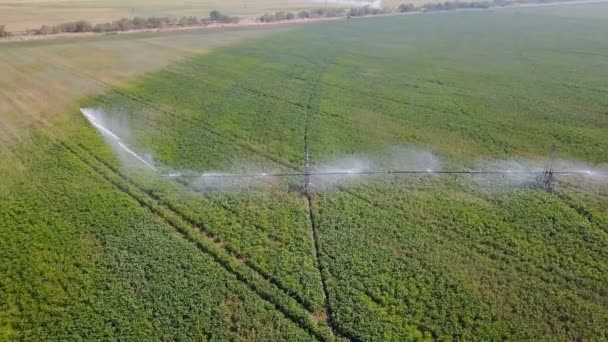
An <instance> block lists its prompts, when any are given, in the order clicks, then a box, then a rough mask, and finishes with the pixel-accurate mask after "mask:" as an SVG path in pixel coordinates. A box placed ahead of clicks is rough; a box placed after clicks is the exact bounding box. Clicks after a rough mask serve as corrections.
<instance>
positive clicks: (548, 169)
mask: <svg viewBox="0 0 608 342" xmlns="http://www.w3.org/2000/svg"><path fill="white" fill-rule="evenodd" d="M81 112H82V114H83V115H84V116H85V117H86V118H87V119H88V121H89V122H90V123H91V124H92V125H93V126H94V127H95V128H96V129H97V130H98V131H99V132H100V133H101V134H102V135H104V136H106V137H108V138H110V139H111V140H112V141H114V142H115V143H118V146H119V147H120V148H121V149H123V150H124V151H126V152H127V153H128V154H130V155H131V156H133V157H134V158H135V159H137V160H138V161H139V162H140V163H142V164H144V165H145V166H147V167H148V168H150V169H151V170H153V171H154V172H156V173H159V174H161V176H162V177H167V178H197V179H211V178H232V179H237V178H287V177H304V179H305V183H306V185H305V187H308V185H309V183H310V178H313V177H340V176H342V177H347V176H366V175H367V176H373V175H528V176H536V181H537V183H538V185H539V186H540V187H542V188H544V189H547V190H549V191H552V190H553V189H554V184H555V177H556V176H558V175H561V176H573V175H587V176H589V175H593V174H595V173H598V172H593V171H589V170H572V171H565V170H558V171H556V170H554V164H555V159H556V156H557V154H556V150H555V148H553V152H552V153H551V158H550V160H549V163H548V164H547V165H546V166H545V168H544V169H543V170H542V171H534V170H452V171H449V170H447V171H435V170H431V169H426V170H338V171H314V170H312V168H311V166H310V162H309V157H308V149H307V151H306V170H305V171H300V172H298V171H296V172H281V173H264V172H260V173H203V174H182V173H169V174H162V173H160V172H159V170H158V169H157V168H156V167H154V166H153V165H152V164H150V163H149V162H147V161H146V160H145V159H144V158H142V157H141V156H139V155H138V154H137V153H135V152H134V151H133V150H131V149H130V148H128V147H127V146H126V145H125V144H124V143H123V142H122V141H121V139H120V138H119V137H118V136H117V135H116V134H114V132H112V131H110V130H109V129H107V128H106V127H104V126H103V125H102V124H101V123H100V122H99V120H98V119H97V118H96V117H95V115H94V114H92V113H90V112H89V109H81ZM600 173H602V172H600ZM602 174H603V173H602Z"/></svg>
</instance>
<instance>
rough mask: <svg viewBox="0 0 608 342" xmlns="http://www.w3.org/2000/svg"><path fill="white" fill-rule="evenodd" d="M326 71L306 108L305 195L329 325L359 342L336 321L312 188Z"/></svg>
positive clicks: (317, 81)
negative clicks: (314, 138)
mask: <svg viewBox="0 0 608 342" xmlns="http://www.w3.org/2000/svg"><path fill="white" fill-rule="evenodd" d="M323 73H324V69H320V70H319V72H318V73H317V77H316V80H315V81H314V83H313V88H312V89H311V90H310V93H309V96H308V105H307V106H306V119H305V122H304V125H305V126H304V151H303V152H304V169H305V176H304V185H303V186H304V189H303V190H304V191H303V195H304V197H305V198H306V203H307V205H308V217H309V220H310V230H311V235H312V239H313V246H314V255H315V260H316V264H317V270H318V271H319V276H320V277H321V287H322V289H323V296H324V300H325V315H326V321H327V325H328V326H329V327H330V328H331V331H332V333H333V334H334V336H336V337H343V338H347V339H348V340H352V341H359V338H357V337H356V336H353V334H351V333H350V332H346V331H344V330H342V329H340V328H339V327H338V325H337V322H336V320H335V316H334V314H335V312H334V309H333V306H332V303H331V296H330V293H329V286H328V284H327V278H328V277H330V276H331V274H330V272H329V269H328V268H327V267H325V264H324V262H323V251H322V249H321V241H320V237H319V226H318V224H317V220H316V218H315V216H314V207H313V198H312V192H311V188H310V172H311V151H310V131H311V129H312V127H311V124H312V116H313V115H314V114H315V113H317V112H318V111H316V110H314V109H313V101H314V99H315V96H316V95H318V94H317V93H318V92H319V86H320V81H321V78H322V77H323Z"/></svg>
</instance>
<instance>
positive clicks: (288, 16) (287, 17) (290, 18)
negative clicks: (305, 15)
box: [285, 12, 296, 20]
mask: <svg viewBox="0 0 608 342" xmlns="http://www.w3.org/2000/svg"><path fill="white" fill-rule="evenodd" d="M295 17H296V15H295V14H293V13H291V12H289V13H287V14H286V15H285V19H286V20H292V19H294V18H295Z"/></svg>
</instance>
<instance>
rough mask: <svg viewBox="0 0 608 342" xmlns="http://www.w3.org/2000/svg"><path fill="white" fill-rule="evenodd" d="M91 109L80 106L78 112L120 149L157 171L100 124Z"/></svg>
mask: <svg viewBox="0 0 608 342" xmlns="http://www.w3.org/2000/svg"><path fill="white" fill-rule="evenodd" d="M92 111H93V110H92V109H90V108H80V112H81V113H82V115H84V117H85V118H86V119H87V120H88V121H89V122H90V123H91V125H93V127H95V128H96V129H97V130H98V131H99V132H100V133H101V134H102V135H103V136H104V137H107V138H109V139H110V140H112V141H113V142H115V143H116V144H117V145H118V146H119V147H120V148H121V149H122V150H124V151H125V152H127V153H128V154H130V155H131V156H133V157H135V159H137V160H138V161H139V162H141V163H142V164H144V165H145V166H147V167H148V168H150V169H152V170H154V171H155V172H158V169H157V168H155V167H154V166H153V165H152V164H150V163H149V162H147V161H146V160H145V159H144V158H142V157H141V156H140V155H138V154H137V153H135V152H134V151H133V150H131V149H130V148H129V147H127V145H125V144H124V143H123V142H122V141H121V140H120V138H119V137H118V136H117V135H116V134H114V132H112V131H111V130H109V129H108V128H106V127H105V126H104V125H102V124H101V123H100V122H99V120H98V119H97V118H96V117H95V115H94V113H92Z"/></svg>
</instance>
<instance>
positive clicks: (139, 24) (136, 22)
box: [133, 17, 148, 29]
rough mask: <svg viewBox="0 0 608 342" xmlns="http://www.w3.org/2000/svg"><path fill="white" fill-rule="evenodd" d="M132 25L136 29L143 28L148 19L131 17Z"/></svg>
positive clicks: (146, 25)
mask: <svg viewBox="0 0 608 342" xmlns="http://www.w3.org/2000/svg"><path fill="white" fill-rule="evenodd" d="M133 27H134V28H136V29H144V28H146V27H148V19H146V18H144V17H135V18H133Z"/></svg>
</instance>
